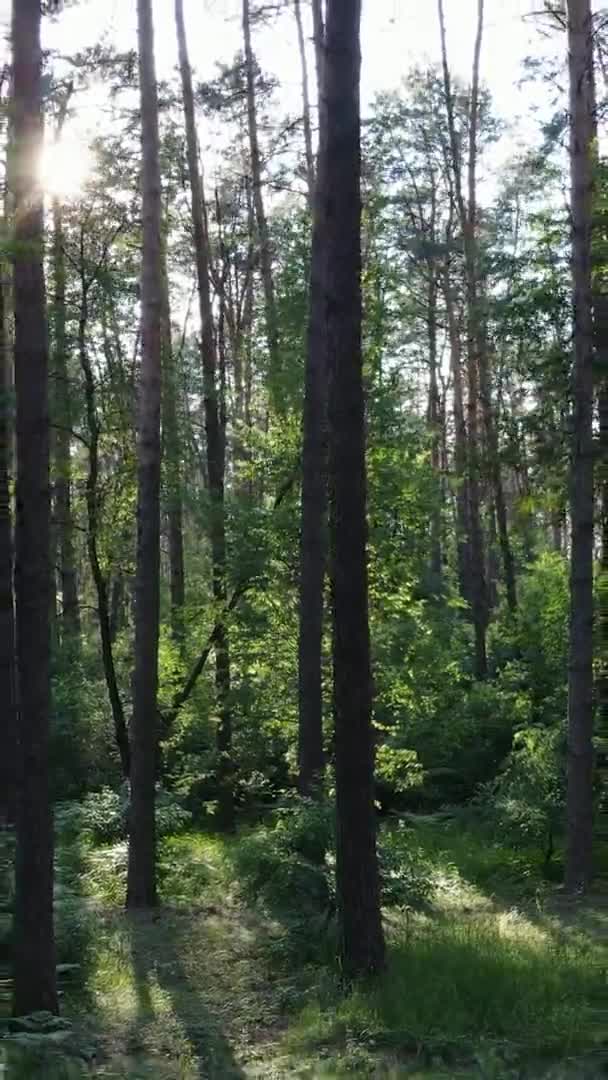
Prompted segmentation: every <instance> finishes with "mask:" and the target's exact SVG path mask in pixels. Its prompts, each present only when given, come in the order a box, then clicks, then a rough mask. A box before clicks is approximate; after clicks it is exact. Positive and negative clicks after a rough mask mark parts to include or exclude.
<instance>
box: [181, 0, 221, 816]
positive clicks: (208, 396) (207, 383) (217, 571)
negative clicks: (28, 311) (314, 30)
mask: <svg viewBox="0 0 608 1080" xmlns="http://www.w3.org/2000/svg"><path fill="white" fill-rule="evenodd" d="M175 23H176V29H177V41H178V53H179V67H180V74H181V81H182V95H183V104H184V121H185V128H186V146H187V155H188V172H189V175H190V192H191V202H192V223H193V226H194V256H195V262H196V275H197V285H198V298H199V310H200V318H201V356H202V363H203V393H204V410H205V433H206V437H207V438H206V449H207V475H208V481H209V495H210V500H211V514H210V519H211V521H210V527H211V561H212V570H213V600H214V603H215V605H216V607H217V610H218V611H220V612H221V611H223V610H224V609H225V607H226V524H225V511H224V475H225V467H226V446H225V436H224V431H223V428H222V423H221V416H220V402H219V400H218V388H217V374H218V373H217V354H216V343H215V335H214V329H213V311H212V306H211V294H210V287H209V251H208V243H207V231H206V228H205V217H204V206H205V203H204V192H203V185H202V181H201V176H200V173H199V168H198V140H197V137H196V124H195V117H194V95H193V91H192V73H191V70H190V61H189V59H188V46H187V40H186V30H185V25H184V15H183V2H182V0H175ZM215 686H216V694H217V707H218V714H219V722H218V729H217V749H218V789H219V820H220V823H221V825H222V827H223V828H224V829H226V830H228V831H231V830H232V829H234V763H233V758H232V717H231V712H230V651H229V639H228V630H227V627H226V626H222V628H221V631H220V633H219V634H218V635H217V636H216V639H215Z"/></svg>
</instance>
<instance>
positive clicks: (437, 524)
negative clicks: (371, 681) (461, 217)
mask: <svg viewBox="0 0 608 1080" xmlns="http://www.w3.org/2000/svg"><path fill="white" fill-rule="evenodd" d="M433 228H434V215H433ZM437 294H438V285H437V276H436V273H435V269H434V267H433V265H432V263H430V265H429V281H428V289H427V335H428V345H429V404H428V412H427V419H428V424H429V429H430V433H431V467H432V469H433V474H434V476H436V477H437V480H438V481H439V479H440V477H441V402H440V399H439V383H438V380H437ZM430 540H431V561H430V579H431V587H432V590H433V593H434V594H435V595H439V594H440V593H441V586H442V569H443V567H442V557H441V506H440V504H439V501H438V500H437V504H436V506H435V507H434V508H433V512H432V515H431V529H430Z"/></svg>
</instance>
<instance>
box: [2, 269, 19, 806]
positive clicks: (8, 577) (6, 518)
mask: <svg viewBox="0 0 608 1080" xmlns="http://www.w3.org/2000/svg"><path fill="white" fill-rule="evenodd" d="M0 272H1V273H2V275H3V271H0ZM11 368H12V364H11V358H10V355H9V340H8V329H7V312H6V290H5V288H4V280H3V277H2V279H0V702H2V703H3V705H2V708H3V718H2V722H1V723H0V825H2V823H3V822H10V823H11V824H12V823H14V821H15V812H16V801H17V788H16V779H17V733H18V724H17V679H16V676H17V672H16V665H15V661H16V657H15V608H14V601H13V529H12V521H11V501H10V469H11V438H12V435H11V433H12V426H13V421H14V415H13V385H12V371H11Z"/></svg>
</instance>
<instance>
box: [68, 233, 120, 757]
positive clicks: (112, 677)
mask: <svg viewBox="0 0 608 1080" xmlns="http://www.w3.org/2000/svg"><path fill="white" fill-rule="evenodd" d="M79 269H80V310H79V313H78V357H79V360H80V369H81V372H82V377H83V380H84V400H85V411H86V418H87V429H88V451H89V469H88V473H87V481H86V506H87V553H88V556H89V565H90V567H91V576H92V578H93V585H94V587H95V593H96V596H97V618H98V621H99V637H100V641H101V660H102V664H103V672H104V678H105V682H106V687H107V691H108V698H109V701H110V708H111V709H112V720H113V723H114V738H115V740H116V746H117V748H118V753H119V755H120V764H121V768H122V773H123V776H124V777H128V776H129V772H130V768H131V755H130V748H129V736H128V732H127V725H126V722H125V715H124V709H123V705H122V699H121V696H120V691H119V689H118V679H117V677H116V668H115V666H114V650H113V647H112V646H113V639H114V635H113V630H112V619H111V610H110V604H109V601H108V582H107V579H106V576H105V574H104V572H103V570H102V568H101V562H100V559H99V548H98V538H99V525H100V522H99V512H100V506H99V436H100V430H99V420H98V418H97V406H96V401H95V398H96V394H95V380H94V378H93V369H92V367H91V361H90V358H89V353H88V348H87V323H88V318H89V307H88V295H89V289H90V287H91V280H87V277H86V266H85V256H84V227H83V228H81V233H80V267H79Z"/></svg>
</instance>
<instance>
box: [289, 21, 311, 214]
mask: <svg viewBox="0 0 608 1080" xmlns="http://www.w3.org/2000/svg"><path fill="white" fill-rule="evenodd" d="M293 10H294V14H295V17H296V27H297V31H298V49H299V52H300V66H301V68H302V123H303V125H304V151H305V154H306V185H307V192H308V205H309V207H310V212H311V213H313V212H314V200H315V158H314V154H313V149H312V125H311V123H310V93H309V89H308V59H307V56H306V39H305V37H304V28H303V26H302V7H301V4H300V0H293Z"/></svg>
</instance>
